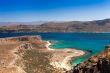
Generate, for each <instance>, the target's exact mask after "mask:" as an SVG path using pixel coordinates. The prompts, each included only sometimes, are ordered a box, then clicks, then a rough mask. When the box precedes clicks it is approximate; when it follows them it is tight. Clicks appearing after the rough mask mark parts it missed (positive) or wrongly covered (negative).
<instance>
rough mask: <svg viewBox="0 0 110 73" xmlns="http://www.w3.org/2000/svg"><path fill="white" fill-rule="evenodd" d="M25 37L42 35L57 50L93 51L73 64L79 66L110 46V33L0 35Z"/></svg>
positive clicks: (23, 33)
mask: <svg viewBox="0 0 110 73" xmlns="http://www.w3.org/2000/svg"><path fill="white" fill-rule="evenodd" d="M24 35H40V36H41V37H42V39H43V40H52V41H54V44H53V45H52V46H51V47H52V48H55V49H64V48H76V49H80V50H92V53H88V54H87V55H85V56H82V57H79V58H77V59H76V60H75V61H73V64H78V63H80V62H83V61H85V60H87V59H88V58H89V57H90V56H92V55H95V54H97V53H99V52H101V51H103V50H104V49H105V46H106V45H108V44H110V33H36V32H31V33H26V32H22V33H0V38H4V37H14V36H24Z"/></svg>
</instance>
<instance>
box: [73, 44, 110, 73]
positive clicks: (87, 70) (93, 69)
mask: <svg viewBox="0 0 110 73" xmlns="http://www.w3.org/2000/svg"><path fill="white" fill-rule="evenodd" d="M72 73H110V46H109V45H108V46H106V47H105V51H104V52H102V53H100V54H98V55H96V56H92V57H91V58H89V59H88V60H87V61H85V62H83V63H81V64H79V65H76V66H75V67H74V68H73V71H72Z"/></svg>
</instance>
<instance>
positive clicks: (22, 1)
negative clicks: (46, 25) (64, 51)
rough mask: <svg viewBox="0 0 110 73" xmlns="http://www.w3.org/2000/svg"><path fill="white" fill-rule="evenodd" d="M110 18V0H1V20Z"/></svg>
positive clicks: (84, 19)
mask: <svg viewBox="0 0 110 73" xmlns="http://www.w3.org/2000/svg"><path fill="white" fill-rule="evenodd" d="M105 18H110V0H0V21H1V22H4V21H6V22H8V21H13V22H27V21H28V22H30V21H74V20H81V21H86V20H97V19H105Z"/></svg>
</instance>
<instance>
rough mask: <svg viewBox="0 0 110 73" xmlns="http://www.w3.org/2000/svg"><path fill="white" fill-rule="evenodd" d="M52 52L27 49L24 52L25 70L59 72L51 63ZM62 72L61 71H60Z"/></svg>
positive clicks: (36, 72) (45, 72)
mask: <svg viewBox="0 0 110 73" xmlns="http://www.w3.org/2000/svg"><path fill="white" fill-rule="evenodd" d="M50 57H51V55H50V54H48V53H46V52H40V51H38V50H27V51H26V52H25V53H24V56H23V58H24V63H25V69H24V70H25V71H26V72H27V73H58V72H56V71H57V70H55V69H54V68H53V66H51V65H50V64H49V58H50ZM59 73H60V72H59Z"/></svg>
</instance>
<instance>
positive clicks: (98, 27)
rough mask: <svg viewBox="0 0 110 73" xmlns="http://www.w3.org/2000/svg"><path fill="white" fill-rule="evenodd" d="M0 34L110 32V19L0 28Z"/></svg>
mask: <svg viewBox="0 0 110 73" xmlns="http://www.w3.org/2000/svg"><path fill="white" fill-rule="evenodd" d="M0 31H1V32H110V19H104V20H94V21H68V22H45V23H42V24H39V25H38V24H34V25H32V24H22V23H20V24H19V23H17V24H16V25H4V26H0Z"/></svg>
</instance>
